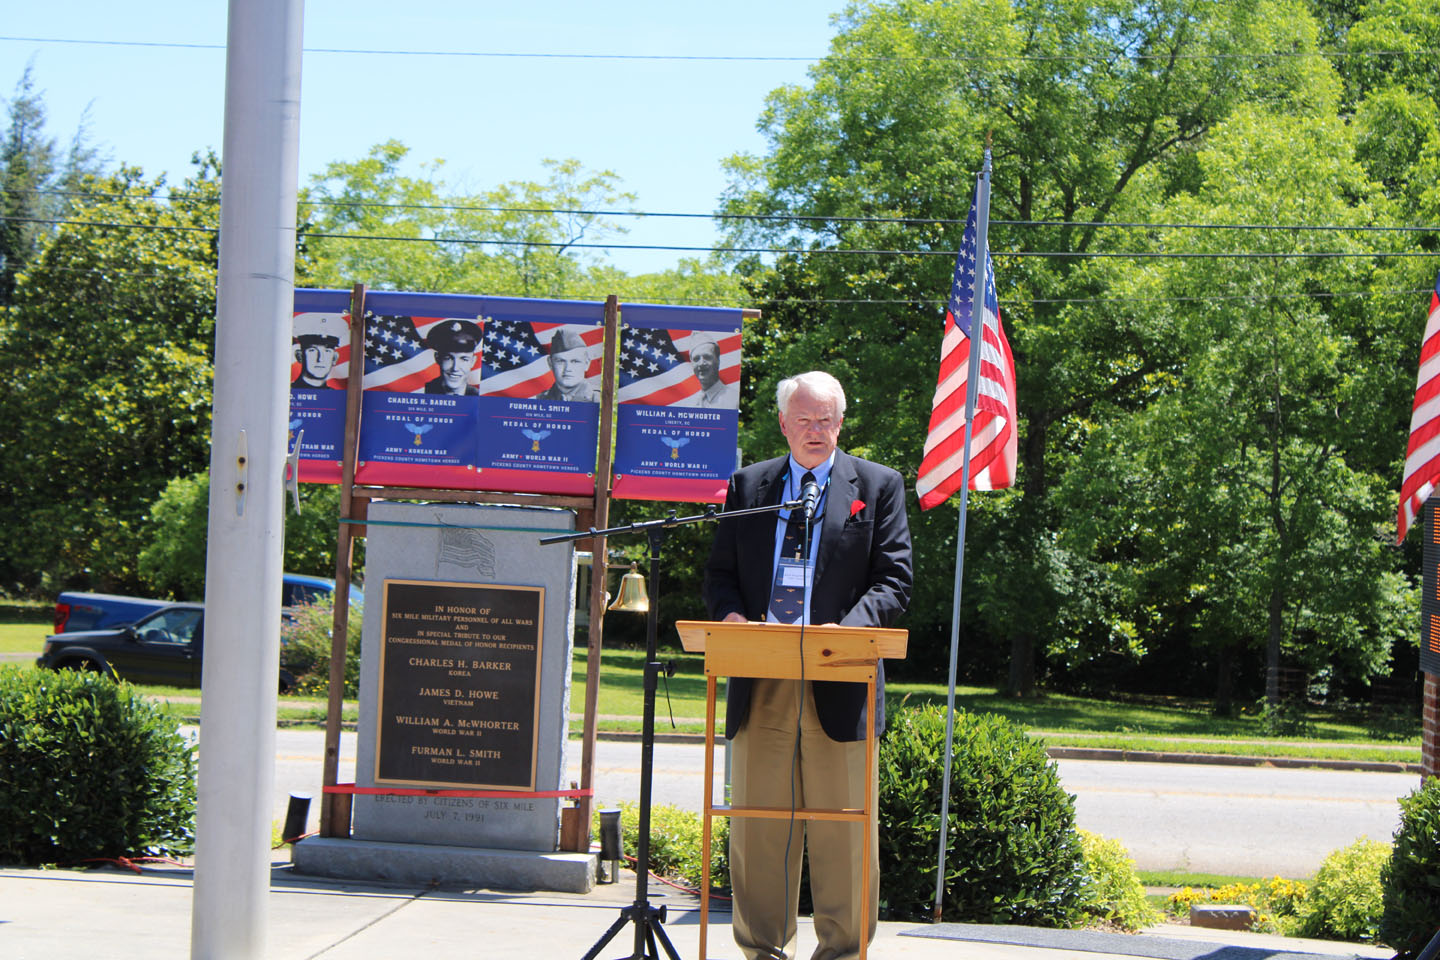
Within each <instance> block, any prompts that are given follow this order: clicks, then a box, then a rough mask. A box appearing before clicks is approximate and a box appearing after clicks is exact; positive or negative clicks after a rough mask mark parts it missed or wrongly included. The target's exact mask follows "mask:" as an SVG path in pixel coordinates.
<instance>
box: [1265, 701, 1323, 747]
mask: <svg viewBox="0 0 1440 960" xmlns="http://www.w3.org/2000/svg"><path fill="white" fill-rule="evenodd" d="M1257 706H1258V708H1259V711H1260V729H1261V730H1262V731H1264V733H1265V736H1267V737H1313V736H1315V724H1314V723H1313V722H1312V721H1311V719H1310V714H1309V712H1308V711H1307V710H1306V708H1305V702H1304V701H1303V700H1301V699H1299V698H1297V697H1286V698H1284V699H1282V700H1281V701H1280V702H1279V703H1271V702H1269V701H1268V700H1261V701H1260V702H1259V704H1257Z"/></svg>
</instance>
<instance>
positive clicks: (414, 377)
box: [364, 314, 444, 393]
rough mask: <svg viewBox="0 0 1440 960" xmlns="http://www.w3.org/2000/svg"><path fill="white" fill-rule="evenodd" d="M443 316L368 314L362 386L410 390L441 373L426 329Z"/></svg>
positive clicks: (368, 388) (418, 388)
mask: <svg viewBox="0 0 1440 960" xmlns="http://www.w3.org/2000/svg"><path fill="white" fill-rule="evenodd" d="M442 319H444V318H443V317H385V316H375V315H374V314H372V315H370V317H369V319H368V322H367V323H366V324H365V384H364V385H365V389H366V390H389V391H392V392H395V393H412V392H414V391H416V390H421V389H424V387H425V384H426V382H427V381H430V380H433V379H434V378H435V377H438V376H439V375H440V368H439V367H438V366H437V365H436V364H435V354H434V353H433V352H431V350H430V348H429V347H427V346H425V343H424V336H425V331H426V330H429V329H430V327H432V326H434V325H435V324H436V323H439V322H440V321H441V320H442Z"/></svg>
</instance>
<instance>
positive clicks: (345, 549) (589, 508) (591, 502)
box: [320, 283, 760, 853]
mask: <svg viewBox="0 0 1440 960" xmlns="http://www.w3.org/2000/svg"><path fill="white" fill-rule="evenodd" d="M367 293H368V287H367V286H366V285H365V284H363V283H357V284H355V285H354V287H353V288H352V290H351V293H350V375H349V378H348V381H347V383H346V397H345V439H344V444H345V448H344V451H343V459H342V461H341V470H340V485H339V486H340V510H339V523H338V526H339V530H338V532H337V534H336V545H335V597H336V598H337V602H336V603H335V612H334V620H333V622H332V632H331V640H330V696H329V700H328V702H327V705H326V713H325V757H324V769H323V774H322V785H323V786H324V787H326V788H331V787H335V786H336V783H337V780H338V776H339V770H340V716H341V711H342V709H343V706H344V694H345V641H346V637H347V634H348V631H349V626H350V605H349V604H348V603H346V602H344V598H346V597H348V596H349V594H350V582H351V579H352V576H353V572H354V571H353V567H352V562H353V554H354V547H355V538H356V537H363V536H365V535H366V534H365V521H366V519H367V515H368V512H369V506H370V501H371V500H372V499H389V500H395V499H406V500H430V501H439V502H442V503H503V504H510V505H531V506H543V507H561V508H565V509H570V510H574V511H575V514H576V524H575V525H576V529H577V530H585V529H589V530H597V529H602V530H603V529H604V528H606V527H608V526H609V525H610V500H611V490H610V486H611V465H612V461H613V451H614V441H615V437H614V432H615V412H614V411H615V394H616V389H617V386H618V384H617V383H616V368H617V359H618V356H619V351H620V301H619V298H618V297H617V296H616V295H615V294H610V295H609V296H607V297H606V298H605V334H604V337H605V339H604V344H605V359H604V369H603V370H602V372H601V388H600V423H599V437H598V441H597V442H598V448H597V454H596V462H595V491H594V494H593V495H591V496H559V495H550V494H532V493H507V492H500V491H484V490H455V489H445V488H428V487H383V486H358V485H357V484H356V483H355V468H356V462H357V460H358V452H359V438H360V411H361V395H362V393H363V390H364V360H363V358H364V356H365V298H366V294H367ZM741 316H742V318H743V319H746V320H749V319H754V318H756V317H758V316H760V311H758V310H741ZM577 543H579V544H583V543H585V541H584V540H580V541H577ZM589 545H590V553H591V556H592V558H593V560H592V568H591V577H590V626H589V631H588V633H589V637H588V643H587V646H586V655H585V712H584V731H583V737H582V741H581V750H580V792H581V794H582V795H581V796H580V797H578V798H577V799H576V805H575V806H573V807H563V808H562V809H561V830H560V849H561V850H567V851H574V852H580V853H583V852H585V851H587V850H589V849H590V821H591V811H592V809H593V797H592V796H590V791H592V790H593V789H594V786H595V739H596V729H595V727H596V710H597V707H598V704H599V695H600V648H601V643H602V641H603V638H604V625H605V602H606V592H605V571H606V563H605V557H606V553H605V549H606V544H605V538H604V537H592V538H590V541H589ZM567 725H568V719H567ZM351 809H352V794H350V793H344V792H331V791H329V790H328V789H327V790H326V791H324V792H323V793H322V800H321V803H320V835H321V836H323V837H349V836H350V815H351Z"/></svg>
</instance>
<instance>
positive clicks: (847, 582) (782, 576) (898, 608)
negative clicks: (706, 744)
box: [705, 371, 912, 960]
mask: <svg viewBox="0 0 1440 960" xmlns="http://www.w3.org/2000/svg"><path fill="white" fill-rule="evenodd" d="M775 400H776V406H777V408H778V410H779V416H780V432H781V433H782V434H784V436H785V440H786V442H787V443H788V444H789V447H790V453H789V454H788V455H787V456H783V457H777V458H775V459H773V460H766V461H764V462H762V463H757V464H753V465H751V466H749V467H745V468H744V469H741V470H739V471H737V472H736V473H735V474H734V475H733V476H732V477H731V478H730V485H729V489H728V490H727V492H726V496H725V509H726V510H727V511H728V510H739V509H744V508H749V507H759V506H767V505H774V504H777V503H782V502H786V501H791V500H801V499H804V500H805V501H806V502H807V504H812V505H813V509H812V516H813V519H812V522H811V524H810V528H811V529H810V537H809V549H808V550H807V549H806V545H805V543H804V540H805V536H804V529H805V524H804V521H805V517H804V511H803V510H799V509H797V510H794V511H781V512H780V513H779V514H763V513H762V514H754V515H751V516H746V517H737V518H735V519H733V520H722V521H721V522H720V523H719V524H718V525H717V528H716V534H715V540H714V543H713V544H712V546H711V550H710V559H709V561H708V563H707V564H706V568H705V603H706V606H707V607H708V608H709V613H710V617H711V619H713V620H727V621H736V622H745V621H762V620H769V621H772V622H777V621H778V622H784V623H795V622H800V621H802V620H803V622H804V623H816V624H832V623H838V624H841V625H845V626H861V627H887V626H890V625H891V624H892V623H893V622H894V621H895V619H896V618H897V617H899V616H900V614H901V613H903V612H904V611H905V607H906V604H908V603H909V600H910V587H911V582H912V571H911V560H910V530H909V526H908V524H907V523H906V519H905V488H904V484H903V482H902V481H901V478H900V474H898V473H896V472H895V471H894V470H892V469H890V468H889V467H884V466H881V465H880V464H877V463H871V462H869V461H868V460H862V459H860V458H858V457H852V456H850V455H849V454H846V453H844V452H842V451H840V450H838V449H836V445H837V443H838V441H839V438H840V426H841V423H842V422H843V420H844V416H845V391H844V388H843V387H842V386H841V385H840V382H839V381H838V380H836V379H835V378H834V377H832V376H831V375H830V374H828V373H823V372H819V371H812V372H810V373H802V374H799V375H798V376H794V377H791V378H789V379H787V380H784V381H782V382H781V383H780V385H779V388H778V389H777V390H776V395H775ZM884 695H885V689H884V667H883V664H882V665H881V668H880V673H879V675H878V676H877V678H876V688H875V697H876V700H875V703H874V704H872V705H867V704H866V703H865V685H864V684H857V683H837V682H826V681H810V680H806V681H803V682H802V681H798V680H777V679H749V678H743V677H732V678H731V679H730V681H729V685H728V687H727V700H726V712H725V736H726V737H727V738H728V739H730V740H731V741H732V749H731V798H732V801H733V802H734V803H735V804H736V805H737V806H740V805H744V806H768V807H792V808H798V807H832V808H833V807H850V808H857V807H861V806H863V805H864V802H865V791H867V790H868V791H869V793H870V796H871V798H872V802H871V809H875V808H876V804H875V802H874V797H875V795H876V792H877V785H876V783H875V780H874V779H869V782H868V783H867V782H865V781H866V780H867V777H866V772H865V743H864V740H865V732H866V722H867V710H868V709H873V710H874V711H875V727H876V733H877V734H878V733H879V732H880V731H881V730H882V729H883V727H884V721H885V708H884ZM797 724H798V733H797ZM786 771H790V776H788V777H787V776H786ZM871 837H872V841H873V840H874V837H875V834H874V832H873V831H872V833H871ZM863 838H864V830H863V827H862V826H861V824H858V823H843V822H842V823H837V822H832V821H818V820H812V821H809V822H806V821H798V820H797V821H795V822H794V829H793V832H792V829H791V823H790V822H789V821H786V820H768V819H758V818H748V817H740V818H736V819H734V820H732V821H731V824H730V878H731V882H732V884H733V886H734V893H735V900H734V905H733V913H732V918H733V927H734V933H735V942H736V943H737V944H738V945H739V947H740V949H741V951H742V952H743V953H744V954H745V956H746V957H747V958H749V960H761V958H765V960H773V958H781V957H784V958H788V960H794V957H795V915H796V912H797V909H798V902H799V895H800V865H801V855H802V846H803V847H804V848H805V849H808V851H809V855H810V890H811V894H812V897H813V900H814V905H815V933H816V936H817V938H818V939H819V945H818V947H817V948H816V950H815V953H814V954H813V955H812V958H811V960H842V958H850V957H855V956H856V955H857V954H858V951H859V949H860V938H861V937H862V936H864V937H865V940H866V942H867V943H868V942H869V941H870V940H871V939H873V937H874V935H875V914H876V911H877V909H878V906H879V902H878V901H879V879H878V878H879V864H878V859H879V858H878V841H875V842H872V844H871V846H870V849H869V850H862V849H861V848H862V847H863V846H864V840H863ZM861 857H869V858H870V889H869V890H868V891H859V890H857V887H858V886H859V884H858V882H857V878H858V877H859V876H860V873H861V863H862V861H861ZM861 896H866V897H868V898H869V910H868V917H869V923H868V927H869V929H868V930H864V931H862V930H861V929H860V913H861V910H860V906H861V902H862V901H861V900H860V897H861Z"/></svg>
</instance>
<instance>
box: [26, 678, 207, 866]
mask: <svg viewBox="0 0 1440 960" xmlns="http://www.w3.org/2000/svg"><path fill="white" fill-rule="evenodd" d="M0 823H3V824H4V825H5V827H4V829H3V830H0V861H4V862H7V863H18V864H24V865H30V866H34V865H39V864H46V863H63V862H68V861H78V860H83V859H87V858H92V857H124V856H132V857H133V856H142V855H150V856H174V855H179V854H185V853H189V852H190V851H191V849H193V846H194V830H195V752H194V747H193V746H191V745H190V744H188V743H186V742H185V740H184V738H182V737H181V736H180V734H179V732H178V729H177V723H176V721H175V720H173V719H171V718H169V717H167V716H165V714H163V713H162V712H161V711H160V708H159V707H157V706H155V705H154V704H152V703H150V702H149V701H148V700H145V699H144V698H142V697H140V696H138V695H137V694H136V693H135V692H134V690H133V688H131V687H130V686H129V685H128V684H123V683H115V682H114V681H112V680H109V679H108V678H106V677H103V676H101V675H100V674H98V673H82V672H72V671H68V670H64V671H59V672H55V671H50V670H26V671H20V670H14V669H0Z"/></svg>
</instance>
